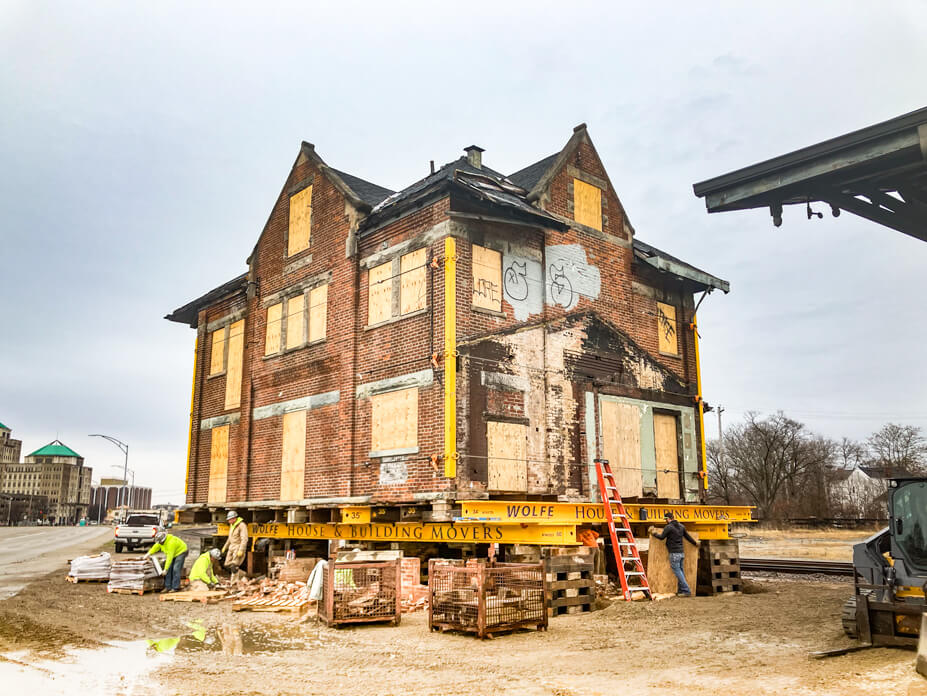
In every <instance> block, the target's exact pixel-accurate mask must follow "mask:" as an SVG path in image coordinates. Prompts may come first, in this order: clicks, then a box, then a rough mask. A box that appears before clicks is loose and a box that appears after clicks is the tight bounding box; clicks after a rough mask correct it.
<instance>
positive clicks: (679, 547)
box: [649, 512, 698, 597]
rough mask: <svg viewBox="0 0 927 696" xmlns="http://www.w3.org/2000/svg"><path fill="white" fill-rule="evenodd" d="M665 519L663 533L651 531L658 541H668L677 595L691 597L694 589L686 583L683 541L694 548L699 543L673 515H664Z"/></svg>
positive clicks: (667, 549) (667, 545) (667, 548)
mask: <svg viewBox="0 0 927 696" xmlns="http://www.w3.org/2000/svg"><path fill="white" fill-rule="evenodd" d="M663 518H664V519H665V520H666V526H665V527H664V528H663V531H662V532H660V533H657V531H656V530H655V529H654V528H653V527H651V528H650V530H649V531H650V533H651V534H653V536H655V537H656V538H657V539H660V540H663V539H665V540H666V551H667V553H669V562H670V568H671V569H672V571H673V575H675V576H676V580H677V583H678V584H677V588H676V590H677V591H676V594H677V595H679V596H680V597H691V596H692V589H691V588H690V587H689V583H688V582H686V573H685V570H684V566H685V560H686V550H685V546H684V544H683V543H682V542H683V539H685V540H687V541H688V542H689V543H690V544H692V545H693V546H698V542H697V541H696V540H695V539H693V538H692V537H691V536H689V532H687V531H686V528H685V527H683V526H682V524H680V523H679V522H677V521H676V518H675V517H673V513H671V512H667V513H666V514H665V515H663Z"/></svg>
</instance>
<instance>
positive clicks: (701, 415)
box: [689, 314, 708, 491]
mask: <svg viewBox="0 0 927 696" xmlns="http://www.w3.org/2000/svg"><path fill="white" fill-rule="evenodd" d="M689 327H690V328H691V329H692V338H693V339H694V340H695V388H696V390H697V391H698V395H697V396H696V397H695V398H696V399H697V400H698V434H699V439H700V440H701V442H702V452H701V455H702V456H701V464H702V486H703V487H704V489H705V490H706V491H707V490H708V458H707V455H706V453H705V405H704V402H703V401H702V364H701V362H700V361H699V356H698V319H697V318H696V317H695V315H694V314H693V315H692V323H691V324H689Z"/></svg>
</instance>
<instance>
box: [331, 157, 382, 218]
mask: <svg viewBox="0 0 927 696" xmlns="http://www.w3.org/2000/svg"><path fill="white" fill-rule="evenodd" d="M330 169H331V170H332V171H333V172H334V173H335V174H337V175H338V176H340V177H341V180H342V181H343V182H344V183H346V184H347V185H348V186H349V187H350V188H351V190H352V191H354V193H356V194H357V197H358V198H360V199H361V200H362V201H364V203H366V204H367V205H369V206H370V207H371V208H372V207H373V206H375V205H376V204H377V203H379V202H380V201H382V200H383V199H384V198H386V197H387V196H389V195H391V194H392V193H393V192H392V191H390V190H389V189H388V188H383V187H382V186H377V185H376V184H374V183H371V182H369V181H365V180H364V179H361V178H360V177H357V176H354V175H353V174H348V173H347V172H342V171H339V170H337V169H335V168H334V167H330Z"/></svg>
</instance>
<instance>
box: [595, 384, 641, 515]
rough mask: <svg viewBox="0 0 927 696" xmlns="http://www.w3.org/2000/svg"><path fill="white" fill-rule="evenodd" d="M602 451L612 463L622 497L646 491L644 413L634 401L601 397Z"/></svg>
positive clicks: (638, 494) (639, 494) (604, 456)
mask: <svg viewBox="0 0 927 696" xmlns="http://www.w3.org/2000/svg"><path fill="white" fill-rule="evenodd" d="M599 414H600V419H601V422H602V455H603V458H604V459H607V460H608V462H609V463H610V464H611V465H612V472H613V473H614V474H615V483H616V484H617V486H618V492H619V493H620V494H621V496H622V497H623V498H627V497H632V496H638V497H640V496H641V495H642V494H643V487H644V482H643V478H642V476H641V413H640V408H639V407H638V406H636V405H634V404H622V403H618V402H615V401H606V400H604V399H603V400H602V401H601V402H600V407H599Z"/></svg>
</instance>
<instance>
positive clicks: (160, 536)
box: [155, 532, 167, 544]
mask: <svg viewBox="0 0 927 696" xmlns="http://www.w3.org/2000/svg"><path fill="white" fill-rule="evenodd" d="M165 539H167V532H158V533H157V534H155V543H156V544H163V543H164V540H165Z"/></svg>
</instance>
